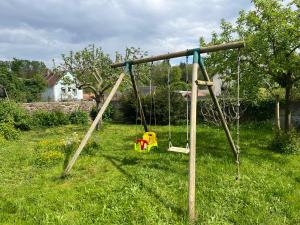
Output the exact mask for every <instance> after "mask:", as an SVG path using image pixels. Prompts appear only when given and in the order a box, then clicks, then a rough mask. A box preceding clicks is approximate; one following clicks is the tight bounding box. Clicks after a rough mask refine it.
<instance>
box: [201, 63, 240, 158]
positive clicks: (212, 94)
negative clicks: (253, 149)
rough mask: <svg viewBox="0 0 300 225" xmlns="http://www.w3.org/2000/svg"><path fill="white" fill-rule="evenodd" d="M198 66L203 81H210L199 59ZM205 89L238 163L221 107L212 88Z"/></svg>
mask: <svg viewBox="0 0 300 225" xmlns="http://www.w3.org/2000/svg"><path fill="white" fill-rule="evenodd" d="M199 65H200V70H201V72H202V74H203V76H204V79H205V80H206V81H210V79H209V76H208V73H207V71H206V69H205V66H204V64H203V62H202V60H201V59H200V62H199ZM207 87H208V90H209V93H210V96H211V98H212V100H213V102H214V104H215V106H216V107H217V111H218V114H219V117H220V120H221V123H222V126H223V129H224V131H225V134H226V137H227V140H228V142H229V145H230V147H231V150H232V152H233V154H234V156H235V158H236V160H237V162H238V161H239V158H238V154H237V149H236V146H235V144H234V141H233V139H232V136H231V134H230V131H229V129H228V126H227V123H226V120H225V117H224V115H223V112H222V109H221V107H220V104H219V102H218V99H217V97H216V95H215V93H214V91H213V88H212V86H207Z"/></svg>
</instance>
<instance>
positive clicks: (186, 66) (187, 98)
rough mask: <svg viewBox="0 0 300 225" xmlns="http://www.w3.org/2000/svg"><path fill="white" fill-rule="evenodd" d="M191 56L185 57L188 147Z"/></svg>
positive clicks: (187, 136)
mask: <svg viewBox="0 0 300 225" xmlns="http://www.w3.org/2000/svg"><path fill="white" fill-rule="evenodd" d="M188 63H189V56H186V58H185V82H186V147H187V148H189V95H188V91H189V87H188V84H189V74H188Z"/></svg>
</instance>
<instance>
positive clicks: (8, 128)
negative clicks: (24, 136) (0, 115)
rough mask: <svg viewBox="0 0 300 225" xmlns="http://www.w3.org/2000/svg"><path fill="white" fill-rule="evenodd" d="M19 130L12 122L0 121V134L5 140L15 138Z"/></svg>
mask: <svg viewBox="0 0 300 225" xmlns="http://www.w3.org/2000/svg"><path fill="white" fill-rule="evenodd" d="M19 134H20V132H19V131H18V130H17V129H16V128H15V127H14V125H13V123H12V122H0V135H1V136H3V137H4V138H5V139H6V140H15V139H17V138H18V137H19Z"/></svg>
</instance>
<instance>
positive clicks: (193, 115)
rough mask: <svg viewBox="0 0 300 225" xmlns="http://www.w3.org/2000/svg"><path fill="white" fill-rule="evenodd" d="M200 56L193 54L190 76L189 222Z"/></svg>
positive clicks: (193, 202) (192, 219)
mask: <svg viewBox="0 0 300 225" xmlns="http://www.w3.org/2000/svg"><path fill="white" fill-rule="evenodd" d="M199 57H200V54H199V52H198V51H195V52H194V59H193V74H192V81H193V82H192V96H191V128H190V129H191V133H190V159H189V220H190V222H191V223H194V222H195V221H196V212H195V210H196V209H195V208H196V134H197V97H198V86H197V84H196V80H197V79H198V68H199V64H198V60H199Z"/></svg>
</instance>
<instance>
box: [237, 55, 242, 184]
mask: <svg viewBox="0 0 300 225" xmlns="http://www.w3.org/2000/svg"><path fill="white" fill-rule="evenodd" d="M240 65H241V56H240V49H238V58H237V120H236V148H237V159H236V163H237V179H239V178H240V72H241V71H240Z"/></svg>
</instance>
